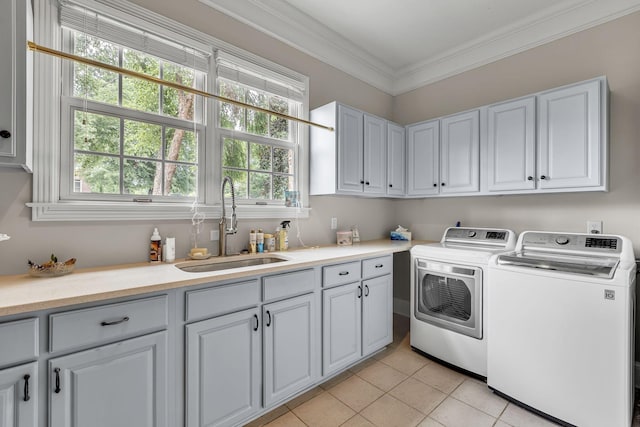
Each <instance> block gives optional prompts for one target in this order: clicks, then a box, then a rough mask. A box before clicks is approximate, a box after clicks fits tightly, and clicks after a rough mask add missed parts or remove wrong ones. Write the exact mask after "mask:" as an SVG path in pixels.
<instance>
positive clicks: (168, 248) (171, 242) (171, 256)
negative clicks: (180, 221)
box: [162, 237, 176, 262]
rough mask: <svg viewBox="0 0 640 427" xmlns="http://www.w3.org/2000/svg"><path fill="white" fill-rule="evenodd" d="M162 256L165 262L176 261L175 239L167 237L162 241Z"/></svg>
mask: <svg viewBox="0 0 640 427" xmlns="http://www.w3.org/2000/svg"><path fill="white" fill-rule="evenodd" d="M162 253H163V254H164V261H165V262H173V261H175V260H176V238H175V237H167V238H166V239H164V249H163V251H162Z"/></svg>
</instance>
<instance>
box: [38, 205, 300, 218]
mask: <svg viewBox="0 0 640 427" xmlns="http://www.w3.org/2000/svg"><path fill="white" fill-rule="evenodd" d="M26 205H27V206H28V207H30V208H31V219H32V220H33V221H136V220H147V221H157V220H175V219H185V220H191V218H192V217H193V212H192V211H191V205H190V204H189V205H186V204H168V203H145V204H140V203H122V202H119V203H112V202H58V203H27V204H26ZM198 210H199V211H200V212H202V213H204V214H205V216H206V217H207V218H220V215H221V214H222V209H221V207H220V206H219V205H217V206H200V207H199V208H198ZM310 211H311V208H290V207H286V206H273V205H267V206H254V205H239V206H238V207H237V208H236V215H237V217H238V219H272V218H273V219H282V218H308V217H309V212H310ZM230 214H231V210H230V207H229V206H227V215H230Z"/></svg>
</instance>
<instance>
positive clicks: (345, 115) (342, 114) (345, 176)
mask: <svg viewBox="0 0 640 427" xmlns="http://www.w3.org/2000/svg"><path fill="white" fill-rule="evenodd" d="M362 121H363V113H361V112H360V111H358V110H354V109H353V108H349V107H345V106H344V105H338V128H337V132H338V192H341V193H362V189H363V185H364V171H363V157H364V145H363V138H364V136H363V124H362Z"/></svg>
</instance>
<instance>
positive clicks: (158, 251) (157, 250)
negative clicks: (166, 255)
mask: <svg viewBox="0 0 640 427" xmlns="http://www.w3.org/2000/svg"><path fill="white" fill-rule="evenodd" d="M160 261H162V237H160V233H158V228H157V227H156V228H154V229H153V234H152V235H151V247H150V250H149V262H160Z"/></svg>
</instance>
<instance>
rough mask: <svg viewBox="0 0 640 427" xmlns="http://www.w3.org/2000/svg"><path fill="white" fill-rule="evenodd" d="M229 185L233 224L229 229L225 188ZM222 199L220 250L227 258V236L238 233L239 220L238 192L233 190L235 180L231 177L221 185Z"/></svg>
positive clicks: (224, 179) (219, 228)
mask: <svg viewBox="0 0 640 427" xmlns="http://www.w3.org/2000/svg"><path fill="white" fill-rule="evenodd" d="M226 183H229V185H230V186H231V224H230V226H229V227H228V228H227V218H226V217H227V212H226V209H225V206H224V187H225V184H226ZM220 199H221V201H222V217H221V218H220V222H219V223H218V230H219V233H220V234H219V236H218V250H219V252H218V253H219V255H220V256H227V235H229V234H236V233H237V232H238V220H237V219H236V191H235V189H234V188H233V180H232V179H231V177H230V176H225V177H224V178H223V179H222V184H220Z"/></svg>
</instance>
